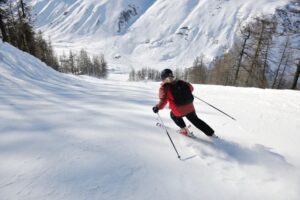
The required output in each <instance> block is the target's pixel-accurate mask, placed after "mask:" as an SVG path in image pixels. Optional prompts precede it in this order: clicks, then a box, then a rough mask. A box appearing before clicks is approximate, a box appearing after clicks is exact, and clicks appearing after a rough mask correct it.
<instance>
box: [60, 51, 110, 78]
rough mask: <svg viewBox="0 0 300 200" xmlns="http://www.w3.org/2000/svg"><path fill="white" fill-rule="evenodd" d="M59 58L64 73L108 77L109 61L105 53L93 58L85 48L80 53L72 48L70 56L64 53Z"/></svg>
mask: <svg viewBox="0 0 300 200" xmlns="http://www.w3.org/2000/svg"><path fill="white" fill-rule="evenodd" d="M59 60H60V63H61V65H60V68H59V71H61V72H64V73H72V74H75V75H83V74H85V75H89V76H94V77H97V78H106V77H107V74H108V69H107V62H106V61H105V59H104V55H103V54H100V55H99V56H93V57H92V58H91V57H90V56H89V55H88V53H87V51H86V50H84V49H81V50H80V52H79V53H78V54H77V53H74V52H73V51H71V50H70V52H69V55H68V56H67V55H66V54H65V53H63V55H62V56H60V59H59Z"/></svg>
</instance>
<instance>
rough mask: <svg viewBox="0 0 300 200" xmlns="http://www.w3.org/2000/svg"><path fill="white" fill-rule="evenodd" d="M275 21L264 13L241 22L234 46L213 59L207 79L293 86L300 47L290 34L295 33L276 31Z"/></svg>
mask: <svg viewBox="0 0 300 200" xmlns="http://www.w3.org/2000/svg"><path fill="white" fill-rule="evenodd" d="M277 21H278V20H276V19H275V18H274V17H268V16H263V17H260V18H255V19H254V21H253V22H252V23H250V24H247V25H245V26H240V29H239V34H238V35H239V37H238V38H237V40H236V41H235V44H234V45H233V47H232V48H231V49H230V50H229V51H228V52H226V53H224V54H223V55H222V56H219V57H217V58H216V59H215V60H214V61H213V62H212V64H211V65H212V69H211V70H210V71H209V73H208V76H207V78H206V83H212V84H222V85H233V86H244V87H259V88H276V89H280V88H290V89H296V87H297V82H298V78H299V70H300V69H299V68H300V58H299V57H297V52H298V51H299V50H300V49H297V45H295V44H293V43H292V42H291V37H292V35H294V36H295V35H296V36H297V33H296V34H291V33H289V32H278V31H277V26H278V23H277ZM298 37H299V33H298ZM298 56H299V55H298ZM295 69H296V70H295Z"/></svg>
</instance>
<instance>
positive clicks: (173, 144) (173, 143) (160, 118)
mask: <svg viewBox="0 0 300 200" xmlns="http://www.w3.org/2000/svg"><path fill="white" fill-rule="evenodd" d="M157 115H158V118H159V120H160V121H161V124H162V125H163V127H164V129H165V131H166V133H167V135H168V137H169V139H170V141H171V143H172V145H173V147H174V149H175V151H176V154H177V157H178V158H179V160H181V158H180V155H179V153H178V151H177V149H176V147H175V144H174V143H173V141H172V138H171V136H170V134H169V132H168V130H167V128H166V126H165V124H164V122H163V120H162V119H161V117H160V115H159V113H157Z"/></svg>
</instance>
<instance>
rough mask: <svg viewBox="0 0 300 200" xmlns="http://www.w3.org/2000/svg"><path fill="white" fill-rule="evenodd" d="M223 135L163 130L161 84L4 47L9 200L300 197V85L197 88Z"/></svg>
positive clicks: (1, 174) (2, 144)
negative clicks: (100, 73)
mask: <svg viewBox="0 0 300 200" xmlns="http://www.w3.org/2000/svg"><path fill="white" fill-rule="evenodd" d="M194 86H195V91H194V94H195V95H196V96H198V97H200V98H202V99H204V100H206V101H208V102H209V103H211V104H212V105H214V106H216V107H218V108H220V109H222V110H223V111H225V112H227V113H229V114H230V115H232V116H234V117H235V118H236V119H237V120H236V121H234V120H231V119H230V118H228V117H226V116H225V115H223V114H221V113H219V112H218V111H216V110H214V109H212V108H211V107H209V106H207V105H206V104H204V103H202V102H200V101H197V100H195V106H196V108H197V113H198V115H199V117H200V118H201V119H203V120H204V121H206V122H207V123H208V124H210V125H211V126H212V127H213V128H214V129H215V131H216V134H217V135H219V136H220V138H221V139H220V140H215V139H210V138H208V137H206V136H205V135H204V134H203V133H201V132H200V131H198V130H196V129H195V128H192V131H193V132H194V134H195V135H196V137H197V138H198V139H196V140H193V139H190V138H186V137H183V136H181V135H179V134H178V133H176V126H175V125H174V123H173V122H172V121H171V119H170V117H169V110H168V109H165V110H163V111H160V115H161V117H162V119H163V120H164V122H165V124H166V125H167V126H168V127H171V129H169V133H170V135H171V137H172V139H173V141H174V143H175V145H176V147H177V149H178V152H179V154H180V155H181V157H182V160H179V159H178V158H177V156H176V154H175V151H174V149H173V148H172V146H171V143H170V141H169V139H168V137H167V135H166V134H165V132H164V130H163V129H161V128H159V127H156V126H155V124H156V122H158V118H157V116H156V115H155V114H154V113H152V110H151V108H152V106H153V105H155V103H156V102H157V92H158V91H157V90H158V88H159V83H155V82H138V83H136V82H128V81H127V75H126V74H122V73H118V74H117V73H114V74H111V75H110V76H109V78H108V80H99V79H95V78H91V77H87V76H81V77H76V76H73V75H68V74H60V73H58V72H56V71H54V70H52V69H51V68H50V67H48V66H46V65H45V64H44V63H42V62H40V61H39V60H37V59H35V58H34V57H32V56H30V55H29V54H27V53H24V52H21V51H19V50H16V49H15V48H13V47H11V46H10V45H8V44H6V43H1V44H0V160H1V165H0V196H1V200H2V199H3V200H11V199H30V200H35V199H45V200H47V199H51V200H52V199H65V200H68V199H70V200H76V199H89V200H90V199H107V200H110V199H128V200H129V199H174V200H176V199H178V200H179V199H280V200H284V199H289V200H296V199H299V198H300V190H299V185H300V181H299V180H300V150H299V145H300V135H299V129H300V118H299V115H300V101H299V99H300V93H299V92H298V91H291V90H268V89H266V90H262V89H256V88H236V87H224V86H214V85H194Z"/></svg>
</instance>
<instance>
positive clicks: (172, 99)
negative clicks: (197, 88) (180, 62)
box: [152, 69, 216, 137]
mask: <svg viewBox="0 0 300 200" xmlns="http://www.w3.org/2000/svg"><path fill="white" fill-rule="evenodd" d="M161 79H162V84H161V86H160V88H159V102H158V104H157V105H156V106H154V107H153V108H152V110H153V112H154V113H158V111H159V110H161V109H163V108H164V107H165V106H166V104H167V103H169V107H170V109H171V113H170V115H171V118H172V120H173V121H174V122H175V124H176V125H177V126H179V127H180V133H181V134H183V135H186V136H191V133H190V132H189V130H188V128H187V127H186V124H185V122H184V120H183V117H186V118H187V119H188V120H189V121H190V122H191V123H192V124H193V125H194V126H196V127H197V128H198V129H200V130H201V131H202V132H204V133H205V134H206V135H207V136H213V137H216V136H215V134H214V130H213V129H212V128H211V127H210V126H209V125H207V124H206V123H205V122H204V121H202V120H201V119H199V118H198V116H197V115H196V112H195V108H194V104H193V100H194V97H193V95H192V91H193V86H192V85H191V84H190V83H188V82H185V81H182V80H177V79H175V78H174V76H173V72H172V70H170V69H164V70H163V71H162V72H161Z"/></svg>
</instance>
